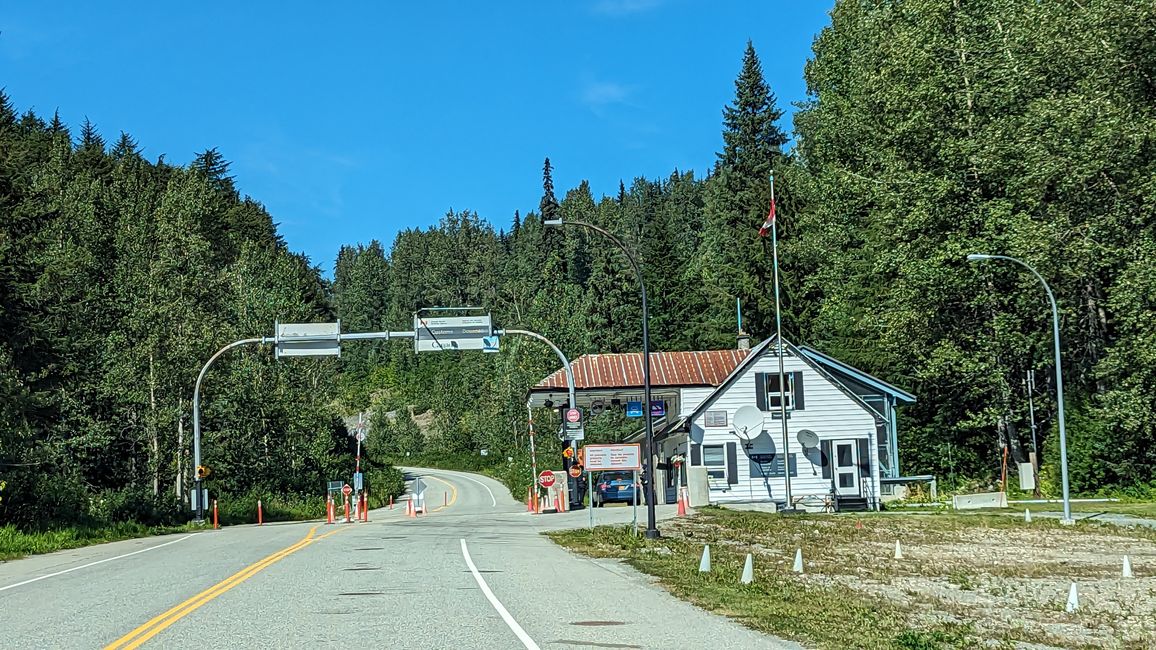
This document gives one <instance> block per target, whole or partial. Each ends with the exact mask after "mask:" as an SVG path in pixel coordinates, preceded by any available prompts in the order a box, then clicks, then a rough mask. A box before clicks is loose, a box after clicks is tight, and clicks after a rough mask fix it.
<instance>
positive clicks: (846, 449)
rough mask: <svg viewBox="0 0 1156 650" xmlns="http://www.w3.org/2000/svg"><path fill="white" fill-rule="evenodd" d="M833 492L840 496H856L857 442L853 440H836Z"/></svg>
mask: <svg viewBox="0 0 1156 650" xmlns="http://www.w3.org/2000/svg"><path fill="white" fill-rule="evenodd" d="M832 446H833V447H834V448H835V493H836V494H838V495H839V496H842V497H857V496H859V495H860V493H859V443H858V442H856V441H855V440H836V441H835V442H834V443H833V445H832Z"/></svg>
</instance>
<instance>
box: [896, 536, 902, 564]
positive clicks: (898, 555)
mask: <svg viewBox="0 0 1156 650" xmlns="http://www.w3.org/2000/svg"><path fill="white" fill-rule="evenodd" d="M895 559H896V560H902V559H903V547H902V546H900V545H899V540H895Z"/></svg>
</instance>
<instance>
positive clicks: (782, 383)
mask: <svg viewBox="0 0 1156 650" xmlns="http://www.w3.org/2000/svg"><path fill="white" fill-rule="evenodd" d="M774 204H775V172H774V171H773V170H772V171H771V205H774ZM764 250H765V249H764ZM771 250H772V252H773V256H774V267H775V343H776V345H778V346H779V415H780V416H781V417H780V419H781V420H782V423H783V485H784V487H785V489H784V490H783V495H784V496H785V497H786V498H787V507H786V508H785V509H786V510H794V504H793V503H792V502H791V463H790V451H791V439H790V437H789V436H788V434H787V384H786V373H785V372H783V352H784V350H785V349H786V346H784V345H783V319H782V312H781V311H780V309H779V220H778V219H772V220H771ZM792 396H793V393H792ZM756 435H757V434H756ZM747 480H748V481H749V480H750V477H749V476H748V477H747ZM752 489H754V488H752Z"/></svg>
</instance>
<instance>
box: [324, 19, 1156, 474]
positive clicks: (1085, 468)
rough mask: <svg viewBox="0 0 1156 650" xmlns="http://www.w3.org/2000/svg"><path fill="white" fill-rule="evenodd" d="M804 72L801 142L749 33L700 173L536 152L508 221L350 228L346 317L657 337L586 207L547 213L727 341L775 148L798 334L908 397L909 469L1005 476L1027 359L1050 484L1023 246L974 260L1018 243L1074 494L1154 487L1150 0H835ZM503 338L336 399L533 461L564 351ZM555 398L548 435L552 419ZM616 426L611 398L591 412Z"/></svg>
mask: <svg viewBox="0 0 1156 650" xmlns="http://www.w3.org/2000/svg"><path fill="white" fill-rule="evenodd" d="M805 74H806V82H807V87H808V91H809V100H808V101H807V102H806V103H805V105H803V106H801V107H800V110H799V111H798V112H797V113H796V115H795V119H794V128H793V134H792V135H791V137H790V139H789V138H788V133H787V131H786V125H784V124H783V123H782V121H783V120H782V116H783V113H782V111H781V109H780V108H779V107H778V106H777V104H776V99H775V96H774V94H773V92H772V89H771V88H770V87H769V86H768V84H767V82H766V80H765V79H764V77H763V75H762V72H761V66H760V63H759V59H758V56H757V54H756V52H755V50H754V48H753V47H752V46H750V45H749V44H748V47H747V51H746V53H745V56H744V58H743V61H742V67H741V71H740V73H739V76H738V78H737V79H736V82H735V97H734V100H733V102H731V103H730V104H729V105H727V106H726V107H724V108H723V113H722V117H723V124H722V126H723V133H722V142H721V144H722V146H721V150H720V151H719V152H718V153H717V156H716V160H715V163H714V165H713V167H712V168H711V169H709V170H708V172H707V173H706V174H704V175H696V174H694V173H692V172H690V171H687V170H674V171H672V172H671V173H670V175H669V176H667V177H665V178H659V179H646V178H636V179H634V180H633V181H631V182H630V183H629V184H623V185H622V186H620V188H619V191H618V192H617V194H616V195H614V196H601V197H596V196H593V195H592V193H591V190H590V187H589V186H588V185H587V184H585V183H583V184H581V185H579V186H578V187H576V188H573V189H570V190H569V191H566V192H565V193H564V194H563V195H561V198H560V199H559V198H558V194H557V193H556V192H555V189H554V187H553V182H552V178H551V167H550V161H549V160H547V161H546V165H545V169H544V174H543V180H544V183H543V192H542V199H541V202H540V204H539V206H538V209H537V211H536V212H533V213H530V214H525V215H521V214H518V213H515V214H514V215H513V222H512V225H510V226H509V227H508V228H495V227H494V226H492V225H491V224H489V223H487V222H486V221H483V220H482V219H480V218H479V216H478V215H475V214H473V213H471V212H468V211H466V212H454V213H449V214H447V215H445V217H444V218H443V219H442V221H441V223H440V224H438V225H437V226H435V227H432V228H428V229H424V230H422V229H411V230H407V231H405V232H402V233H401V234H399V235H398V237H397V238H396V240H395V241H394V242H393V243H392V246H389V247H388V248H387V247H385V246H383V245H382V244H381V243H379V242H372V243H370V244H369V245H367V246H350V247H347V248H345V249H343V250H342V251H341V253H340V255H339V257H338V260H337V265H336V271H335V277H334V284H333V290H334V297H335V302H334V305H335V308H336V310H337V313H338V314H339V315H340V316H341V318H342V320H343V322H344V323H345V324H347V325H348V326H350V327H351V328H354V329H360V328H378V327H391V328H395V329H396V328H403V327H404V328H406V329H408V324H409V323H410V322H411V321H410V318H411V313H412V312H413V310H414V309H416V308H418V307H422V306H430V305H478V306H482V307H486V308H488V309H489V310H491V311H492V312H493V313H494V316H495V319H496V321H497V322H498V323H499V324H500V325H503V326H506V327H524V328H527V329H531V330H535V331H538V332H541V333H543V334H545V335H547V336H549V337H550V338H551V339H553V340H554V341H555V342H557V343H558V344H559V345H560V346H561V347H562V348H563V349H564V350H565V351H566V352H567V354H568V355H569V356H570V357H571V358H575V357H577V356H578V355H580V354H583V353H590V352H622V351H634V350H638V349H639V348H640V345H641V342H640V338H641V330H640V326H639V321H640V307H639V301H638V298H637V284H636V282H635V280H634V278H633V276H632V274H631V273H630V271H629V267H628V266H627V265H626V263H625V261H624V259H623V258H622V257H621V253H619V252H618V251H617V250H615V249H614V248H612V247H608V246H607V245H606V243H605V242H604V241H600V240H597V239H591V238H590V237H589V236H587V235H586V234H585V233H584V232H583V231H581V230H577V229H561V230H559V229H554V228H549V229H547V228H543V226H542V221H543V219H544V218H545V219H548V218H551V217H553V216H556V215H563V216H564V217H567V218H577V219H583V220H586V221H589V222H592V223H596V224H599V225H601V226H603V227H605V228H607V229H609V230H611V231H613V232H615V233H617V234H618V235H619V236H620V237H621V238H622V239H623V240H624V241H626V242H627V244H628V245H629V246H630V247H631V248H632V249H633V250H634V251H635V253H636V255H637V256H638V258H639V259H640V260H641V262H642V265H643V267H644V273H645V276H646V282H647V288H648V292H649V295H650V303H651V309H650V312H651V323H650V326H651V337H652V345H653V347H654V349H657V350H686V349H710V348H720V347H732V346H733V345H734V344H735V332H736V322H735V309H734V305H735V301H736V299H738V300H741V302H742V304H743V311H744V326H745V329H747V330H748V331H750V333H751V334H753V335H755V336H757V337H763V336H767V335H769V334H770V333H772V332H773V331H774V328H773V319H774V302H773V288H772V275H771V274H772V266H771V256H770V251H769V246H768V244H767V242H766V240H763V239H760V238H759V237H758V235H757V230H758V228H759V225H760V224H761V223H762V222H763V219H764V217H765V214H766V210H767V206H768V203H769V199H770V183H769V177H770V174H771V171H772V169H773V170H774V171H775V177H776V195H777V201H778V206H779V223H780V234H781V239H782V241H781V244H782V245H781V250H780V262H781V267H782V271H783V278H782V282H783V291H784V297H785V313H784V333H785V335H786V336H787V337H788V338H789V339H791V340H795V341H798V342H804V343H807V344H810V345H813V346H816V347H818V348H820V349H822V350H824V351H826V352H828V353H830V354H832V355H834V356H836V357H838V358H840V359H843V360H845V361H847V362H849V363H851V364H853V365H856V366H858V367H861V368H863V369H865V370H867V371H869V372H871V373H873V374H876V375H878V376H880V377H883V378H885V379H887V380H889V381H891V382H893V383H895V384H897V385H899V386H902V387H904V388H906V389H908V390H910V391H912V392H914V393H915V394H916V395H918V397H919V402H918V403H917V404H915V405H914V406H911V407H908V408H907V409H906V410H905V411H904V412H903V413H902V414H901V417H902V422H901V425H900V450H901V467H902V468H903V471H904V473H906V474H918V473H935V474H938V475H940V476H941V477H947V476H956V477H961V476H962V477H972V478H975V479H980V480H985V479H991V478H993V477H997V476H998V475H999V471H1000V464H1001V458H1002V450H1003V448H1004V447H1005V446H1006V447H1007V448H1008V451H1009V459H1010V460H1021V461H1026V460H1027V454H1028V452H1030V451H1031V435H1030V431H1029V430H1028V426H1027V421H1028V413H1027V411H1028V400H1027V394H1026V388H1025V382H1024V379H1025V373H1026V372H1027V371H1029V370H1034V371H1035V372H1034V375H1035V379H1036V382H1037V388H1036V391H1035V394H1034V395H1033V398H1034V401H1035V406H1036V410H1037V414H1036V415H1037V418H1038V419H1039V421H1040V425H1041V429H1040V437H1041V438H1042V442H1041V449H1042V452H1043V456H1044V466H1043V469H1042V475H1043V480H1044V482H1045V487H1046V488H1047V489H1049V490H1051V491H1052V492H1053V493H1055V492H1057V491H1058V482H1059V479H1058V463H1057V458H1058V449H1057V445H1058V442H1057V436H1056V435H1055V428H1056V417H1055V397H1054V396H1055V385H1054V381H1053V380H1052V379H1051V378H1052V377H1053V376H1054V375H1053V364H1052V361H1051V360H1052V345H1051V313H1050V310H1049V306H1048V302H1047V299H1046V296H1045V294H1044V291H1043V289H1042V287H1041V286H1040V285H1039V283H1038V282H1037V281H1036V279H1035V278H1034V277H1032V276H1031V275H1030V274H1029V273H1027V272H1026V271H1024V270H1023V269H1021V268H1019V267H1016V266H1014V265H1011V264H999V263H993V262H989V263H986V264H982V265H974V264H969V263H968V262H967V261H966V256H967V254H969V253H1000V254H1007V255H1012V256H1016V257H1018V258H1021V259H1023V260H1025V261H1027V262H1028V263H1029V264H1031V265H1033V266H1034V267H1035V268H1037V269H1038V270H1039V272H1040V273H1041V274H1042V275H1043V277H1044V278H1046V279H1047V281H1048V283H1049V284H1050V285H1051V287H1052V289H1053V291H1054V292H1055V294H1056V298H1057V301H1058V303H1059V308H1060V312H1061V330H1062V337H1063V345H1062V353H1063V359H1064V367H1063V371H1064V376H1065V384H1066V400H1065V401H1066V405H1067V411H1068V413H1067V416H1068V417H1067V422H1068V431H1069V456H1070V462H1071V471H1072V485H1073V488H1074V489H1075V490H1078V491H1097V490H1101V489H1113V488H1136V489H1144V488H1145V486H1150V485H1152V481H1153V478H1152V476H1153V475H1152V471H1151V467H1152V466H1153V464H1154V463H1156V445H1154V444H1153V442H1152V441H1153V439H1154V438H1156V398H1154V397H1153V388H1154V387H1156V327H1154V326H1156V119H1154V118H1156V110H1154V109H1156V103H1154V100H1156V5H1153V4H1152V3H1149V2H1144V3H1117V2H1110V1H1106V0H1088V1H1086V2H1063V3H1038V2H1025V1H1022V0H988V1H985V2H967V3H962V2H954V3H944V2H933V1H931V0H906V1H904V2H893V1H875V2H863V1H861V0H850V1H840V2H837V3H836V6H835V9H834V11H833V13H832V23H831V25H830V26H829V27H827V28H826V29H824V30H823V31H822V32H821V33H820V34H819V35H818V37H817V38H816V40H815V44H814V53H813V57H812V59H811V60H810V61H809V63H808V65H807V67H806V72H805ZM792 140H793V146H790V147H788V143H789V142H791V141H792ZM504 346H506V347H505V349H504V350H503V353H501V354H498V355H462V356H432V357H431V356H430V355H426V356H422V357H420V358H416V357H414V356H413V354H412V353H411V352H409V351H408V350H405V349H402V348H400V347H394V348H387V347H380V348H377V349H365V350H360V351H356V352H353V353H351V354H349V355H348V356H347V358H345V359H344V362H345V366H344V372H343V374H342V376H341V382H342V386H343V395H344V398H345V400H346V401H347V403H349V404H356V405H358V406H373V407H374V408H375V413H376V416H375V423H376V424H377V425H378V429H379V430H380V431H381V432H383V433H384V437H385V438H386V439H392V440H394V444H393V446H392V451H393V452H409V453H411V454H414V455H419V454H422V453H423V452H436V453H435V454H432V455H436V456H439V457H440V456H445V455H446V454H449V455H451V456H454V457H455V458H456V457H458V456H461V455H473V456H476V455H477V454H478V452H479V450H480V449H487V450H497V453H496V454H495V453H491V457H494V456H497V457H499V458H500V459H501V460H502V461H505V459H506V458H508V457H513V458H515V463H516V464H518V465H524V464H525V460H524V456H525V448H526V445H527V442H526V437H525V432H526V419H527V413H526V410H525V407H524V405H523V404H522V400H524V397H525V391H526V389H527V387H528V386H530V385H531V384H532V383H533V382H535V381H537V380H539V379H540V378H541V377H543V376H544V375H545V374H546V373H548V372H550V371H551V370H553V369H554V368H556V361H555V360H554V359H553V357H552V355H551V354H550V353H549V351H547V350H544V349H542V348H540V346H539V345H538V344H535V343H531V342H523V341H515V340H512V339H511V340H507V341H506V342H505V343H504ZM386 414H388V416H387V415H386ZM414 416H417V417H418V418H422V419H423V421H421V422H420V423H419V422H415V420H414ZM548 416H549V414H542V415H541V416H539V417H538V418H536V420H537V422H538V424H539V430H541V429H542V428H545V429H546V430H547V431H553V430H554V429H555V428H556V426H557V420H556V418H555V419H553V420H551V419H550V417H548ZM622 425H623V423H622V418H620V417H619V416H618V415H616V414H607V415H604V416H602V417H601V418H599V419H598V420H595V427H596V430H597V431H596V433H595V435H596V436H606V437H612V436H614V435H616V434H618V433H620V432H621V431H622V429H621V427H622ZM542 438H543V442H546V443H549V442H550V437H549V436H544V437H542ZM423 446H424V447H423ZM426 447H428V448H426ZM548 453H549V452H548V451H547V454H548ZM427 455H431V454H428V453H427ZM547 458H553V456H549V455H548V456H547ZM517 471H519V472H521V473H524V474H527V475H528V469H527V468H525V467H521V466H520V467H519V468H518V470H517Z"/></svg>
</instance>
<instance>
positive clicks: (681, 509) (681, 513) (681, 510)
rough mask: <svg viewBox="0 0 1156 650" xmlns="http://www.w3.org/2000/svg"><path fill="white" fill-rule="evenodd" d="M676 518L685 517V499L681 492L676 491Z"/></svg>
mask: <svg viewBox="0 0 1156 650" xmlns="http://www.w3.org/2000/svg"><path fill="white" fill-rule="evenodd" d="M678 516H679V517H685V516H686V499H684V498H683V496H682V490H679V491H678Z"/></svg>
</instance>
